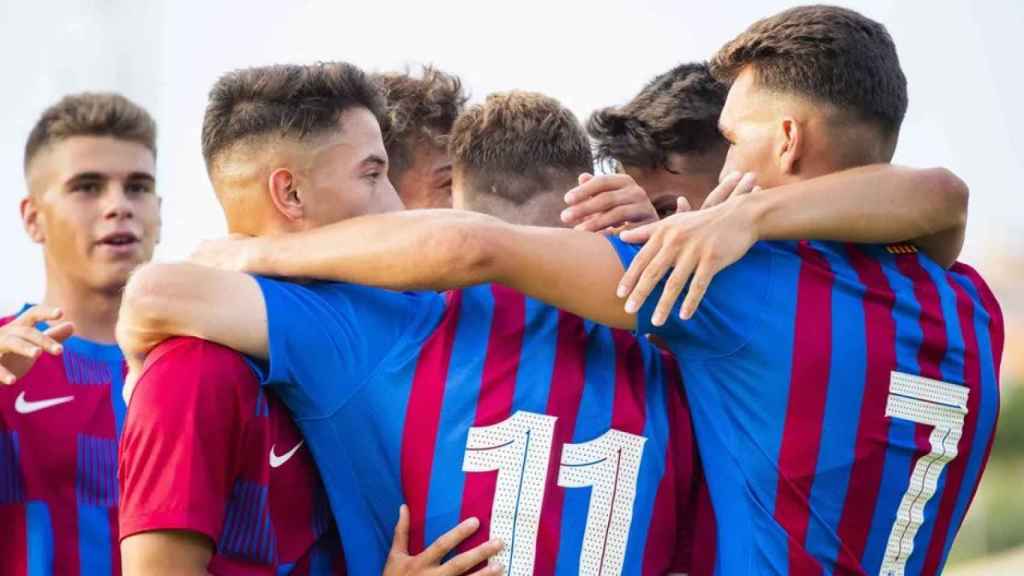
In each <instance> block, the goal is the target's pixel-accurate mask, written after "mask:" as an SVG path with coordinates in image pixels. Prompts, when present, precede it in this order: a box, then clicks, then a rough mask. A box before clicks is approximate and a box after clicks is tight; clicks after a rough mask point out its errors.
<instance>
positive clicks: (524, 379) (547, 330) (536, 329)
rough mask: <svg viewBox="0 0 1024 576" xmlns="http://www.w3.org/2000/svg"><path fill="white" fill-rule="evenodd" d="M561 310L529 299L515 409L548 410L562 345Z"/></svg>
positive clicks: (527, 301)
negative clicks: (560, 335)
mask: <svg viewBox="0 0 1024 576" xmlns="http://www.w3.org/2000/svg"><path fill="white" fill-rule="evenodd" d="M558 317H559V314H558V310H557V309H555V308H552V307H551V306H548V305H547V304H544V303H542V302H538V301H536V300H532V299H530V298H527V299H526V330H525V331H524V332H523V350H522V353H521V354H520V356H519V372H518V374H517V375H516V390H515V395H514V397H513V399H512V412H513V413H515V412H516V411H518V410H525V411H528V412H534V413H536V414H545V413H547V409H548V392H549V390H550V388H551V376H552V374H553V373H554V370H555V354H556V352H557V349H558Z"/></svg>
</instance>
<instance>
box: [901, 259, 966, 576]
mask: <svg viewBox="0 0 1024 576" xmlns="http://www.w3.org/2000/svg"><path fill="white" fill-rule="evenodd" d="M917 258H918V261H919V262H920V264H921V266H922V267H923V268H924V269H925V271H927V272H928V276H929V277H931V279H932V282H934V283H935V287H936V289H937V291H938V294H939V304H940V307H941V309H942V316H943V319H944V320H945V325H946V353H945V355H944V356H943V358H942V362H941V363H940V364H939V369H940V371H941V373H942V379H943V380H944V381H946V382H951V383H956V384H963V382H964V338H963V332H962V330H961V328H960V317H959V315H958V314H957V310H956V292H954V291H953V288H952V287H951V286H950V285H949V278H948V277H947V276H946V271H945V270H944V269H942V268H941V267H939V265H938V264H936V263H935V262H933V261H931V260H930V259H929V258H928V257H926V256H924V255H922V254H918V256H917ZM930 433H931V431H930V430H929V434H930ZM966 457H967V455H966V454H958V455H957V458H966ZM950 464H952V462H950ZM948 475H949V464H947V465H946V467H945V468H944V469H943V471H942V474H941V475H939V480H938V483H937V484H936V486H935V494H934V495H933V496H932V498H931V499H930V500H929V501H928V503H927V505H925V508H924V522H923V523H922V524H921V527H920V529H919V530H918V532H917V535H916V536H915V537H914V551H913V554H912V555H911V557H910V558H909V561H908V562H907V568H906V571H907V574H919V573H920V572H921V568H922V567H923V564H924V559H925V557H926V556H927V554H928V545H929V544H930V543H931V540H932V535H933V531H934V530H935V522H936V519H937V518H938V513H939V506H940V505H941V503H942V492H943V490H944V489H945V485H946V478H947V477H948Z"/></svg>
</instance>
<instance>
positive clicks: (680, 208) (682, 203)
mask: <svg viewBox="0 0 1024 576" xmlns="http://www.w3.org/2000/svg"><path fill="white" fill-rule="evenodd" d="M690 210H693V207H692V206H690V201H689V200H687V199H686V196H680V197H679V198H676V214H679V213H680V212H689V211H690Z"/></svg>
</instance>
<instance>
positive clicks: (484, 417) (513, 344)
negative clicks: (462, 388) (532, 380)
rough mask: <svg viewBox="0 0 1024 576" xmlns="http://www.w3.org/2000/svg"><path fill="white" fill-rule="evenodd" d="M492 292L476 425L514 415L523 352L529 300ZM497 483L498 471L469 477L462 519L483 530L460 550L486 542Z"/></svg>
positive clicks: (501, 288) (495, 289)
mask: <svg viewBox="0 0 1024 576" xmlns="http://www.w3.org/2000/svg"><path fill="white" fill-rule="evenodd" d="M491 293H492V294H493V295H494V313H493V315H492V318H493V319H492V321H491V333H490V336H489V338H488V340H487V357H486V358H484V368H483V376H482V382H481V383H480V396H479V398H478V400H477V405H476V417H475V418H474V420H473V426H490V425H493V424H497V423H499V422H501V421H503V420H507V419H508V418H509V416H511V415H512V399H513V397H514V396H515V391H516V373H517V371H518V370H519V356H520V353H521V351H522V349H523V329H524V326H525V324H526V299H525V298H524V297H523V295H522V294H519V293H517V292H514V291H512V290H510V289H509V288H506V287H504V286H499V285H494V286H492V287H491ZM497 482H498V473H497V472H493V473H478V472H475V473H473V474H466V482H465V487H464V488H463V492H462V494H463V496H462V512H461V514H460V516H461V518H462V519H466V518H472V517H474V516H475V517H476V518H478V519H479V520H480V526H482V527H484V528H482V529H480V530H477V531H476V532H475V533H474V534H473V535H472V536H470V537H469V538H467V539H466V540H465V541H463V543H462V545H461V546H460V549H462V550H469V549H471V548H473V547H475V546H477V545H478V544H483V543H484V542H486V541H487V538H488V537H489V533H490V529H489V527H490V525H491V507H492V505H493V503H494V490H495V487H496V485H497ZM507 544H511V543H507Z"/></svg>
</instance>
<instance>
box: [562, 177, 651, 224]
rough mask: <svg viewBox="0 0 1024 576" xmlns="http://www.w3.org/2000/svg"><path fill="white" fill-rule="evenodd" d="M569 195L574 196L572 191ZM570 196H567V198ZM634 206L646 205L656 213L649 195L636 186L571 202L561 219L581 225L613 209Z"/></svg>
mask: <svg viewBox="0 0 1024 576" xmlns="http://www.w3.org/2000/svg"><path fill="white" fill-rule="evenodd" d="M602 178H603V176H602ZM580 189H582V187H581V188H576V190H580ZM569 194H572V191H570V192H569ZM569 194H566V197H568V196H569ZM632 204H638V205H643V204H646V205H647V206H649V207H650V210H651V211H652V212H653V211H654V206H651V201H650V200H648V199H647V194H646V193H645V192H644V191H643V189H642V188H640V187H638V186H635V185H634V186H630V187H619V188H609V189H606V190H601V191H599V192H597V193H594V194H591V195H589V196H587V197H586V198H582V199H578V200H575V201H573V202H569V207H568V208H566V209H565V210H563V211H562V214H561V219H562V222H565V223H566V224H579V223H580V222H582V221H584V220H585V219H586V218H587V217H588V216H591V215H595V214H602V213H604V212H608V211H609V210H611V209H613V208H616V207H619V206H627V205H632Z"/></svg>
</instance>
